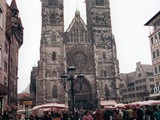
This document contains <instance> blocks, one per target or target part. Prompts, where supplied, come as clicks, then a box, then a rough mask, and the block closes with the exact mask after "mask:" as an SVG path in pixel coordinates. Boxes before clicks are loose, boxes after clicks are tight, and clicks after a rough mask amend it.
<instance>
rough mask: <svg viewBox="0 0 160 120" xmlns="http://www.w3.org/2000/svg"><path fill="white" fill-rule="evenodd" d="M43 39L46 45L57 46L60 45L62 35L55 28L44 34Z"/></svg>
mask: <svg viewBox="0 0 160 120" xmlns="http://www.w3.org/2000/svg"><path fill="white" fill-rule="evenodd" d="M44 41H45V44H46V45H47V46H59V45H62V41H63V37H62V35H61V34H60V33H59V32H58V31H55V30H50V31H49V32H47V33H46V34H44Z"/></svg>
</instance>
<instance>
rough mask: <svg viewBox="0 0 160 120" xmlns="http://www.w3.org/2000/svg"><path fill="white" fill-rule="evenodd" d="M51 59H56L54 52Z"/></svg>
mask: <svg viewBox="0 0 160 120" xmlns="http://www.w3.org/2000/svg"><path fill="white" fill-rule="evenodd" d="M52 60H56V52H52Z"/></svg>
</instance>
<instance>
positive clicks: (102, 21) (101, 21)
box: [91, 12, 111, 27]
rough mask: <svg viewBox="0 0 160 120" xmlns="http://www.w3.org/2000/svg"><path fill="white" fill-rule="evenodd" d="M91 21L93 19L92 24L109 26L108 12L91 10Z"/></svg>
mask: <svg viewBox="0 0 160 120" xmlns="http://www.w3.org/2000/svg"><path fill="white" fill-rule="evenodd" d="M91 21H93V23H92V24H93V25H94V26H105V27H111V20H110V14H109V13H105V12H102V13H95V12H91Z"/></svg>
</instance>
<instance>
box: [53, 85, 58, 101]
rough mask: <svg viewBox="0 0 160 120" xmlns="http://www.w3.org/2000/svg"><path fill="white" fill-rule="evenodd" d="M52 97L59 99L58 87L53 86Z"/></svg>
mask: <svg viewBox="0 0 160 120" xmlns="http://www.w3.org/2000/svg"><path fill="white" fill-rule="evenodd" d="M52 97H53V98H58V91H57V86H56V85H54V86H53V89H52Z"/></svg>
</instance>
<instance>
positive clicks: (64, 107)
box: [32, 103, 68, 110]
mask: <svg viewBox="0 0 160 120" xmlns="http://www.w3.org/2000/svg"><path fill="white" fill-rule="evenodd" d="M44 108H59V109H66V108H68V106H66V105H65V104H59V103H45V104H42V105H37V106H35V107H33V108H32V110H37V109H44Z"/></svg>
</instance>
